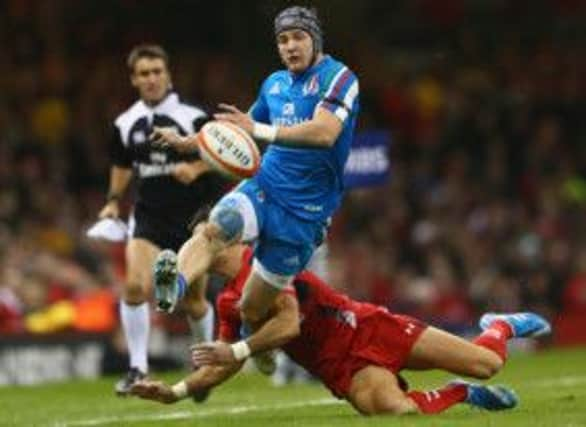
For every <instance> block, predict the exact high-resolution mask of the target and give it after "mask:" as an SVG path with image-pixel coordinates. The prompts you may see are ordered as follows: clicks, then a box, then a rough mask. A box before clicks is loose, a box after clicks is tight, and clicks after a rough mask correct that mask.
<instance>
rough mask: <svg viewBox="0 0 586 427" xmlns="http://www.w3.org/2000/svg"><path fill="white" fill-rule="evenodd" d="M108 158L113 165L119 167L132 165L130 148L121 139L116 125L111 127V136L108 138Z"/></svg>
mask: <svg viewBox="0 0 586 427" xmlns="http://www.w3.org/2000/svg"><path fill="white" fill-rule="evenodd" d="M110 159H111V161H112V164H113V165H114V166H118V167H121V168H131V167H132V155H131V153H130V150H129V149H128V147H126V145H124V142H123V141H122V135H121V133H120V129H119V128H118V126H113V127H112V136H111V139H110Z"/></svg>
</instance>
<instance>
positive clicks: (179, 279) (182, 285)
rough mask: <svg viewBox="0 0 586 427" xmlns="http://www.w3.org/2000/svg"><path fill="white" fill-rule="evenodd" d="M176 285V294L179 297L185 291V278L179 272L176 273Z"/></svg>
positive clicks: (183, 294)
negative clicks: (177, 289)
mask: <svg viewBox="0 0 586 427" xmlns="http://www.w3.org/2000/svg"><path fill="white" fill-rule="evenodd" d="M177 285H178V287H179V295H177V297H178V298H177V299H181V298H183V297H184V296H185V294H186V293H187V280H185V276H183V274H181V273H179V274H178V275H177Z"/></svg>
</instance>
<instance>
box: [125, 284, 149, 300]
mask: <svg viewBox="0 0 586 427" xmlns="http://www.w3.org/2000/svg"><path fill="white" fill-rule="evenodd" d="M122 298H123V299H124V302H126V303H127V304H131V305H136V304H142V303H143V302H145V301H146V300H147V296H146V292H145V290H144V289H143V287H142V285H141V284H140V283H137V282H128V283H126V284H125V285H124V290H123V292H122Z"/></svg>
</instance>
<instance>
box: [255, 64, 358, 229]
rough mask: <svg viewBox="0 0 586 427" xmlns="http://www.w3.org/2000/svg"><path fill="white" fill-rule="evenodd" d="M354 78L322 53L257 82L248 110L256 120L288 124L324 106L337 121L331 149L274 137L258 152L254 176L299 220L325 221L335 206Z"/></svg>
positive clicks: (350, 130)
mask: <svg viewBox="0 0 586 427" xmlns="http://www.w3.org/2000/svg"><path fill="white" fill-rule="evenodd" d="M358 92H359V89H358V79H357V78H356V75H355V74H354V73H353V72H352V71H351V70H350V69H349V68H348V67H346V66H345V65H344V64H342V63H341V62H339V61H336V60H335V59H333V58H332V57H331V56H329V55H326V56H325V57H324V58H323V59H322V61H320V62H319V63H318V64H316V65H314V66H313V67H311V68H309V69H307V70H306V71H304V72H303V73H301V74H292V73H290V72H289V71H287V70H281V71H277V72H275V73H273V74H272V75H270V76H269V77H268V78H267V79H266V80H265V81H264V83H263V84H262V87H261V90H260V93H259V96H258V98H257V100H256V101H255V103H254V104H253V105H252V107H251V109H250V114H251V116H252V118H253V119H254V120H256V121H259V122H263V123H267V124H272V125H276V126H292V125H295V124H298V123H302V122H304V121H307V120H310V119H312V118H313V115H314V112H315V110H316V108H318V107H321V108H325V109H327V110H328V111H330V112H332V113H333V114H335V115H336V117H338V118H339V119H340V121H341V122H342V125H343V128H342V132H341V133H340V135H339V136H338V139H337V140H336V142H335V144H334V145H333V146H332V147H313V146H308V145H291V144H286V143H279V141H278V140H277V141H275V142H274V143H272V144H269V146H268V148H267V150H266V152H265V154H264V155H263V159H262V163H261V167H260V171H259V172H258V174H257V175H256V179H257V180H258V183H259V185H260V186H261V188H263V189H264V190H265V191H266V193H267V195H268V196H269V197H272V198H273V199H274V200H275V201H276V202H277V203H279V204H281V205H282V206H283V207H284V208H285V209H287V210H288V211H289V212H291V213H292V214H293V215H296V216H298V217H300V218H302V219H305V220H309V221H325V220H327V219H328V218H329V217H330V216H331V215H332V214H333V213H334V211H335V210H336V209H337V208H338V206H339V205H340V202H341V199H342V193H343V190H344V184H343V182H344V178H343V173H344V165H345V164H346V160H347V159H348V153H349V151H350V145H351V143H352V138H353V134H354V128H355V126H356V117H357V115H358V110H359V102H358V99H359V96H358Z"/></svg>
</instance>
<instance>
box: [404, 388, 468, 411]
mask: <svg viewBox="0 0 586 427" xmlns="http://www.w3.org/2000/svg"><path fill="white" fill-rule="evenodd" d="M467 395H468V389H467V387H466V386H465V385H464V384H451V385H447V386H445V387H443V388H438V389H437V390H431V391H410V392H409V393H407V396H409V397H410V398H411V400H413V401H414V402H415V403H416V404H417V407H418V408H419V410H420V411H421V412H422V413H423V414H437V413H439V412H443V411H445V410H446V409H448V408H449V407H451V406H454V405H455V404H457V403H460V402H463V401H464V400H466V396H467Z"/></svg>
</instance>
